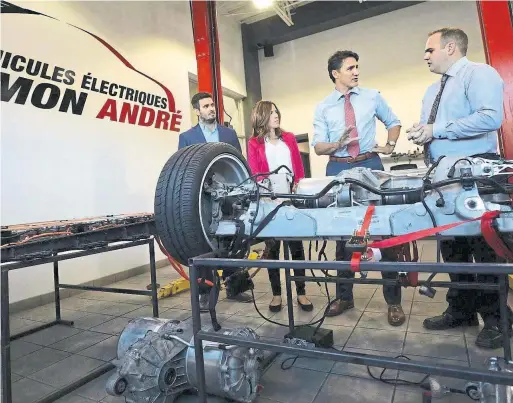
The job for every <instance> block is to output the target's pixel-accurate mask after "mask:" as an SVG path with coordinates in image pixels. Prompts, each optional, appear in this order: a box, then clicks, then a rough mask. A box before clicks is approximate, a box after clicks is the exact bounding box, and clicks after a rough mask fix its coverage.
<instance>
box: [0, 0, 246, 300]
mask: <svg viewBox="0 0 513 403" xmlns="http://www.w3.org/2000/svg"><path fill="white" fill-rule="evenodd" d="M14 3H15V4H17V5H19V6H21V7H24V8H28V9H32V10H35V11H38V12H41V13H44V14H47V15H49V16H52V17H54V18H56V19H58V20H60V21H56V20H54V19H50V18H45V17H42V16H36V15H17V14H2V15H1V30H2V31H1V34H2V44H1V49H2V50H3V51H6V52H12V53H15V54H21V55H23V56H26V57H31V58H34V59H36V60H40V61H42V62H47V63H49V65H50V66H51V68H53V66H55V65H56V66H60V67H63V68H65V69H70V70H73V71H74V72H75V73H76V78H77V82H76V83H75V84H73V85H71V86H66V85H64V84H59V87H60V88H61V90H62V91H64V90H65V88H73V89H75V90H77V91H78V92H79V91H82V90H81V89H80V82H81V78H82V77H83V76H84V75H85V74H87V73H91V74H92V75H93V76H94V77H97V78H99V79H100V80H107V81H109V82H115V83H117V84H120V85H125V86H128V87H131V88H133V89H137V90H139V91H147V92H149V93H151V94H155V95H158V96H164V92H163V90H162V88H161V87H160V86H158V85H157V84H155V83H154V82H152V81H151V80H149V79H148V78H146V77H144V76H141V75H140V74H137V73H136V72H134V71H132V70H130V69H128V68H127V67H125V66H124V65H123V64H122V63H121V62H120V60H118V59H117V58H116V57H114V55H113V54H112V53H111V52H110V51H109V50H108V49H107V48H105V47H104V46H102V45H101V44H100V43H99V42H98V41H97V40H96V39H94V38H92V37H91V36H89V35H87V34H85V33H84V32H81V31H80V30H77V29H75V28H73V27H71V26H69V25H67V24H66V22H67V23H69V24H73V25H76V26H77V27H80V28H83V29H85V30H88V31H89V32H91V33H94V34H95V35H98V36H99V37H101V38H103V39H104V40H105V41H107V42H108V43H109V44H110V45H112V46H113V47H114V48H115V49H116V50H117V51H119V53H121V55H123V56H124V57H125V58H126V59H127V60H128V61H129V62H130V63H131V64H132V65H133V66H134V67H135V68H137V69H138V70H140V71H142V72H144V73H145V74H147V75H149V76H151V77H153V78H154V79H156V80H157V81H160V82H161V83H162V84H164V85H165V86H166V87H167V88H169V89H170V90H171V92H172V93H173V95H174V98H175V101H176V107H177V109H178V110H180V111H181V115H182V119H181V120H182V124H181V126H180V130H181V131H183V130H186V129H188V128H189V127H190V124H189V122H190V121H191V119H190V108H189V78H188V75H189V73H190V72H191V73H196V59H195V52H194V44H193V37H192V25H191V18H190V8H189V2H188V1H172V2H146V1H144V2H130V1H128V2H120V1H112V2H108V1H102V2H89V1H86V2H75V1H73V2H38V1H36V2H24V1H23V2H17V1H16V2H14ZM218 24H219V31H220V42H221V45H220V47H221V65H222V66H221V67H222V85H223V86H224V87H226V88H229V89H231V90H233V91H236V92H238V93H240V94H245V82H244V68H243V58H242V43H241V38H240V28H239V26H238V25H237V24H234V23H233V22H230V21H227V20H224V19H223V18H219V20H218ZM22 26H23V28H22V29H21V28H20V27H22ZM1 71H2V73H9V75H10V80H11V83H12V82H13V81H14V80H16V79H17V78H18V77H29V76H27V74H26V73H24V72H22V73H16V72H13V71H12V70H10V69H9V68H7V69H4V68H2V70H1ZM29 78H34V77H29ZM34 80H35V82H34V84H33V86H36V85H37V84H38V83H41V82H47V83H49V82H51V81H49V80H44V79H42V78H39V77H35V78H34ZM87 92H88V98H87V102H86V105H85V108H84V112H83V114H82V116H77V115H73V114H71V113H61V112H59V111H58V110H57V109H52V110H42V109H37V108H35V107H34V106H32V105H31V104H30V101H27V104H26V105H17V104H15V103H14V102H13V100H14V98H13V99H12V100H11V101H10V102H2V103H1V104H0V106H1V135H2V137H1V160H2V161H1V175H2V176H1V186H2V194H1V222H2V225H8V224H15V223H26V222H35V221H43V220H60V219H70V218H81V217H89V216H97V215H106V214H120V213H131V212H153V197H154V189H155V184H156V180H157V178H158V175H159V173H160V170H161V168H162V167H163V165H164V164H165V162H166V160H167V159H168V158H169V157H170V155H171V154H172V153H173V152H174V151H175V150H176V148H177V144H178V133H177V132H173V131H169V130H162V129H157V128H154V127H141V126H136V125H130V124H127V123H119V122H111V121H109V120H108V119H105V120H100V119H96V114H97V113H98V111H99V110H100V108H101V107H102V105H103V104H104V103H105V101H106V100H107V98H108V95H104V94H98V93H95V92H91V91H87ZM29 97H30V95H29ZM29 99H30V98H29ZM118 102H119V103H120V102H121V101H120V100H118ZM156 109H158V108H156ZM157 253H158V256H157V257H158V258H163V255H161V254H160V252H159V251H158V252H157ZM147 263H148V251H147V248H145V247H138V248H131V249H127V250H124V251H118V252H110V253H107V254H102V255H97V256H92V257H87V258H81V259H77V260H72V261H65V262H62V263H61V267H62V270H61V272H62V274H61V281H63V282H67V283H80V282H84V281H90V280H93V279H96V278H99V277H103V276H107V275H110V274H113V273H116V272H120V271H123V270H127V269H129V268H132V267H136V266H140V265H143V264H147ZM10 286H11V298H10V300H11V301H12V302H14V301H18V300H22V299H25V298H29V297H32V296H36V295H40V294H44V293H47V292H50V291H51V290H52V274H51V267H50V266H49V265H46V266H36V267H32V268H28V269H22V270H19V271H15V272H11V274H10Z"/></svg>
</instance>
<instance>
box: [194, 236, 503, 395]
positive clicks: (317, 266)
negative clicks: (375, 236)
mask: <svg viewBox="0 0 513 403" xmlns="http://www.w3.org/2000/svg"><path fill="white" fill-rule="evenodd" d="M285 243H286V242H285ZM189 263H190V264H189V274H190V284H191V305H192V318H193V334H194V345H195V346H196V348H195V355H196V363H197V364H196V368H197V379H198V397H199V403H207V400H206V386H205V372H204V360H203V341H208V342H217V343H221V344H227V345H238V346H244V347H248V348H250V347H253V348H258V349H262V350H267V351H272V352H275V353H287V354H295V355H300V356H304V357H310V358H322V359H329V360H332V361H338V362H347V363H351V364H358V365H367V366H377V367H380V368H384V367H386V368H389V369H397V370H404V371H411V372H417V373H422V374H429V375H438V376H446V377H451V378H458V379H465V380H468V381H475V382H489V383H492V384H501V385H513V373H511V372H504V371H500V372H497V371H490V370H481V369H476V368H468V367H463V366H455V365H450V366H447V365H444V366H441V365H435V364H426V363H425V362H420V361H414V360H411V361H404V360H400V359H394V358H387V357H382V356H378V355H371V354H369V355H367V354H359V353H351V352H345V351H336V350H326V349H321V348H316V347H311V348H307V347H298V346H293V345H290V344H284V343H279V342H271V341H268V340H266V341H263V340H258V341H250V340H245V339H243V338H240V337H235V336H227V335H224V334H222V332H217V333H213V332H206V331H203V330H201V316H200V307H199V284H198V279H199V278H200V277H201V275H200V270H201V269H202V268H207V269H211V270H212V269H216V268H219V267H223V268H244V269H250V268H261V269H267V270H268V269H280V270H285V282H286V293H287V307H288V321H289V330H290V331H293V330H294V312H293V306H292V286H291V283H292V281H295V280H298V281H305V282H321V283H326V282H327V283H354V284H397V281H395V280H387V279H364V278H354V279H347V278H335V277H327V278H325V277H307V276H294V275H291V274H290V270H291V269H311V270H315V271H320V270H336V271H337V272H338V271H347V270H351V269H350V262H348V261H325V262H321V261H306V260H303V261H297V260H289V251H288V248H287V247H284V260H238V259H225V258H217V257H215V254H214V252H212V253H208V254H205V255H202V256H197V257H194V258H192V259H190V261H189ZM284 267H286V268H284ZM360 269H361V270H362V271H366V272H371V271H385V272H397V271H400V272H406V273H409V272H419V273H437V274H438V273H451V274H453V273H458V274H459V273H475V274H485V273H486V274H494V275H497V276H498V279H499V282H498V283H484V282H477V281H476V282H475V283H474V282H473V283H468V282H451V281H431V282H429V285H430V286H432V287H441V288H449V287H454V288H460V289H476V290H496V291H497V292H498V293H499V304H500V315H501V323H500V325H501V328H502V332H503V338H504V343H503V345H504V346H503V349H504V359H505V360H506V362H510V361H511V346H510V338H509V336H508V331H507V329H508V315H507V306H508V305H507V304H508V300H507V298H508V274H509V273H511V271H512V270H513V268H512V266H511V264H497V263H458V262H456V263H440V262H438V263H431V262H430V263H419V262H361V263H360ZM398 269H399V270H398ZM424 284H425V285H427V284H428V283H427V282H426V281H422V280H419V282H418V284H417V286H421V285H424Z"/></svg>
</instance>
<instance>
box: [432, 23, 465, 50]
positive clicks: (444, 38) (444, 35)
mask: <svg viewBox="0 0 513 403" xmlns="http://www.w3.org/2000/svg"><path fill="white" fill-rule="evenodd" d="M438 33H439V34H441V37H440V45H442V47H444V46H445V45H447V43H448V42H449V41H454V42H456V46H457V47H458V49H459V50H460V52H461V54H462V55H463V56H466V55H467V49H468V36H467V34H466V33H465V32H464V31H463V30H461V29H459V28H440V29H437V30H436V31H433V32H430V33H429V34H428V37H430V36H431V35H434V34H438Z"/></svg>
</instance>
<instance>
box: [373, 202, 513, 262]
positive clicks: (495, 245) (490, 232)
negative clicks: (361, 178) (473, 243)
mask: <svg viewBox="0 0 513 403" xmlns="http://www.w3.org/2000/svg"><path fill="white" fill-rule="evenodd" d="M499 215H500V211H487V212H486V213H484V214H483V215H482V216H481V217H477V218H473V219H470V220H465V221H459V222H456V223H451V224H446V225H441V226H439V227H434V228H428V229H424V230H421V231H416V232H412V233H410V234H404V235H399V236H396V237H394V238H388V239H384V240H382V241H377V242H374V243H372V244H371V245H369V247H371V248H378V249H385V248H391V247H393V246H398V245H402V244H405V243H409V242H413V241H418V240H419V239H422V238H426V237H428V236H433V235H435V234H437V233H439V232H443V231H447V230H449V229H451V228H454V227H457V226H459V225H462V224H466V223H469V222H474V221H481V233H482V235H483V237H484V239H485V241H486V242H487V243H488V245H489V246H490V247H491V248H492V249H493V250H494V251H495V253H497V254H498V255H499V256H500V257H502V258H504V259H508V260H513V252H512V251H511V250H509V248H508V247H507V246H506V244H504V242H503V241H502V239H501V238H500V237H499V235H498V234H497V232H496V231H495V228H493V226H492V224H493V220H494V219H495V218H497V217H499Z"/></svg>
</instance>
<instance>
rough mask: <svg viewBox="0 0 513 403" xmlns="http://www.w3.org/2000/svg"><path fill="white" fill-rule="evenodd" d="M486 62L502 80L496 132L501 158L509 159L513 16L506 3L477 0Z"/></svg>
mask: <svg viewBox="0 0 513 403" xmlns="http://www.w3.org/2000/svg"><path fill="white" fill-rule="evenodd" d="M477 10H478V14H479V22H480V24H481V33H482V35H483V46H484V49H485V54H486V62H487V63H488V64H489V65H490V66H492V67H494V68H495V69H496V70H497V71H498V73H499V74H500V76H501V77H502V79H503V80H504V122H503V123H502V127H501V129H500V131H499V144H500V150H501V155H502V157H504V158H507V159H513V17H512V9H511V5H510V2H508V1H504V0H500V1H489V0H484V1H477Z"/></svg>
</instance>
